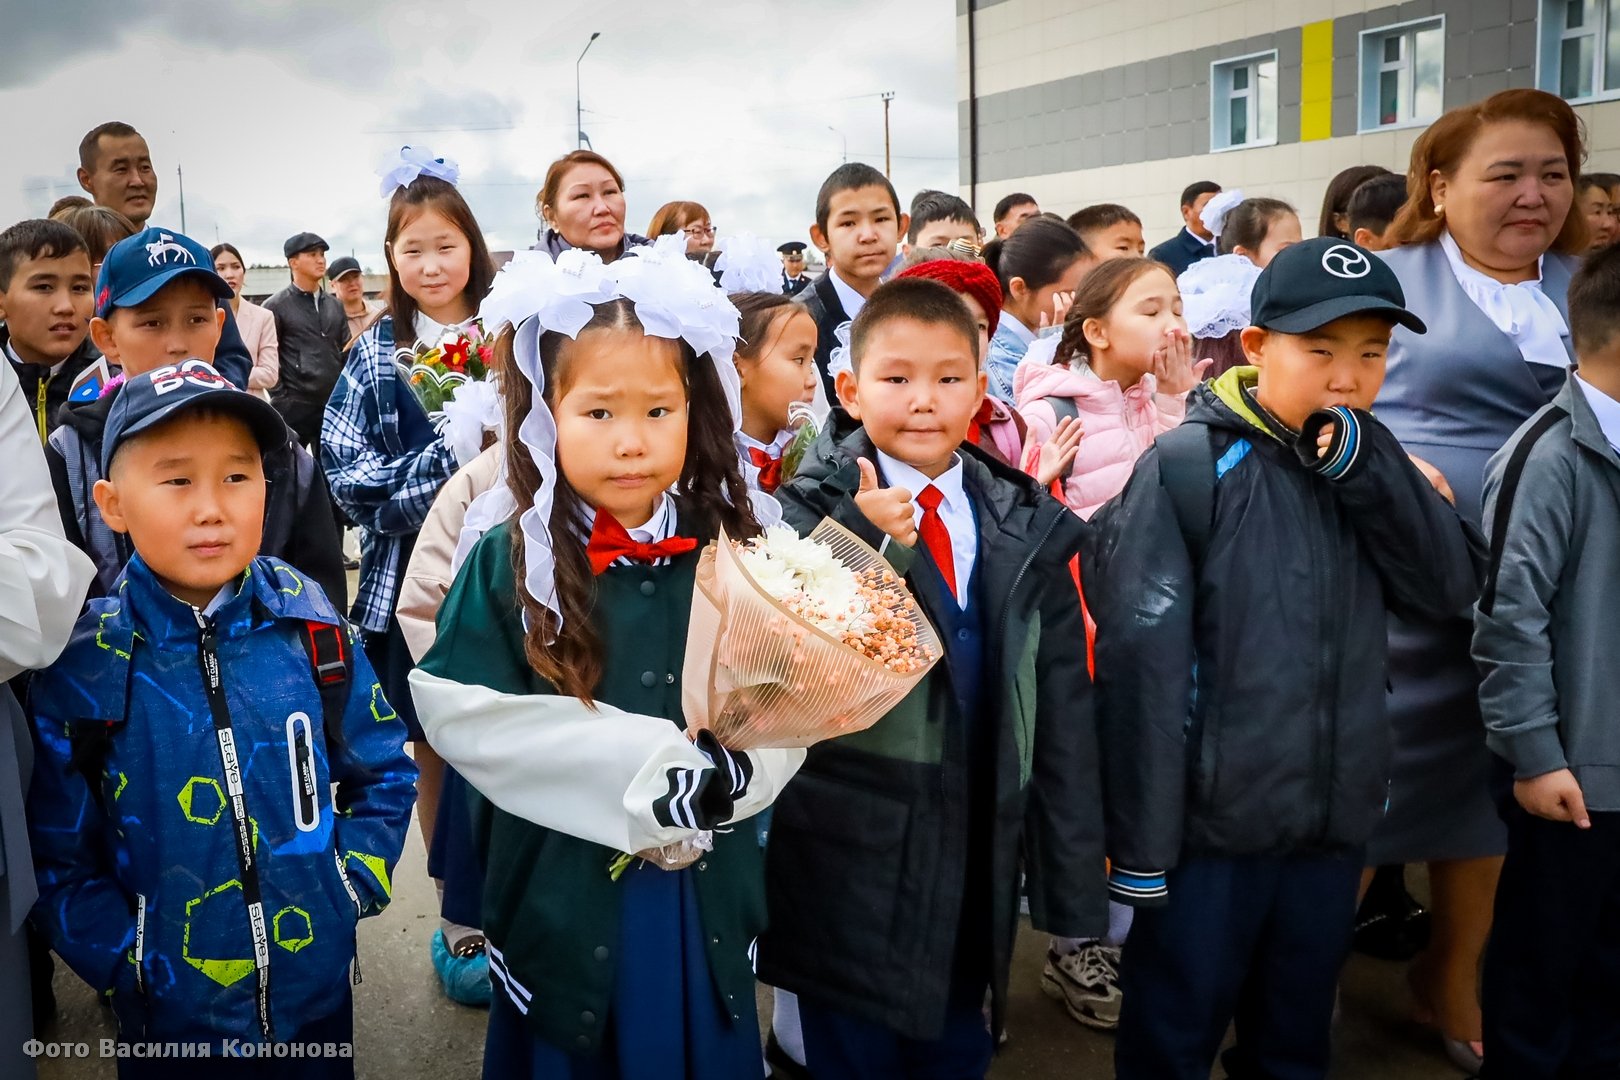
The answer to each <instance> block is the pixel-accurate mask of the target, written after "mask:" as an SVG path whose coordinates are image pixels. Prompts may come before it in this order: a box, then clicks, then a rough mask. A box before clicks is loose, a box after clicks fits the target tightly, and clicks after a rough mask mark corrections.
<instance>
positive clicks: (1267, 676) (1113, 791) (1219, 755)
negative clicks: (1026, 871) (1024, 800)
mask: <svg viewBox="0 0 1620 1080" xmlns="http://www.w3.org/2000/svg"><path fill="white" fill-rule="evenodd" d="M1252 321H1253V325H1251V326H1250V327H1248V328H1247V329H1245V330H1244V331H1243V334H1242V343H1243V351H1244V353H1245V354H1246V356H1247V358H1248V360H1249V362H1250V365H1251V366H1246V367H1236V368H1233V369H1231V370H1230V371H1227V372H1225V373H1224V374H1222V375H1221V376H1219V377H1218V378H1217V379H1215V380H1214V381H1213V382H1211V383H1205V384H1202V385H1200V386H1198V387H1197V388H1195V389H1194V390H1192V391H1191V392H1189V394H1188V395H1187V416H1186V419H1185V420H1184V421H1183V422H1182V424H1181V425H1180V426H1179V427H1176V428H1173V429H1172V430H1170V431H1168V432H1166V433H1164V434H1162V435H1160V436H1159V437H1158V439H1157V440H1156V441H1155V442H1154V444H1153V446H1151V447H1150V448H1149V449H1148V450H1147V452H1146V453H1145V454H1143V456H1142V457H1141V458H1139V459H1138V460H1137V463H1136V468H1135V472H1134V473H1133V474H1132V476H1131V481H1130V483H1129V484H1128V485H1127V486H1126V488H1125V491H1124V493H1123V494H1122V495H1121V496H1120V497H1119V499H1118V500H1116V502H1115V503H1114V505H1113V507H1112V510H1111V512H1110V513H1109V514H1108V515H1104V517H1105V519H1106V520H1104V521H1103V523H1102V525H1101V532H1102V533H1103V534H1104V535H1101V536H1098V537H1097V538H1096V540H1095V543H1094V547H1095V549H1096V550H1098V551H1106V552H1109V553H1110V554H1109V556H1108V560H1109V561H1108V566H1107V572H1106V573H1101V574H1098V575H1096V576H1095V578H1094V579H1093V580H1094V582H1095V583H1096V585H1097V587H1096V588H1095V589H1094V590H1093V589H1091V588H1088V590H1087V600H1088V602H1089V603H1090V606H1091V611H1092V612H1093V613H1094V616H1095V618H1096V620H1097V623H1098V633H1097V656H1096V669H1097V675H1098V683H1099V693H1098V701H1099V703H1100V704H1099V709H1098V718H1097V721H1098V722H1097V728H1098V735H1099V742H1100V744H1101V749H1102V760H1103V762H1104V767H1105V769H1107V770H1108V773H1109V774H1110V776H1111V779H1110V780H1109V781H1108V782H1107V783H1105V785H1104V786H1105V788H1106V789H1107V796H1106V798H1105V800H1104V802H1105V808H1104V809H1105V822H1104V830H1105V833H1106V835H1107V838H1108V855H1109V859H1110V865H1111V868H1110V873H1109V884H1110V888H1111V891H1112V892H1113V893H1114V896H1115V898H1116V899H1118V900H1120V901H1122V902H1124V903H1128V904H1131V905H1133V906H1136V907H1137V908H1138V910H1137V912H1136V918H1135V921H1134V922H1133V924H1132V926H1131V932H1130V944H1129V946H1128V951H1129V953H1130V959H1129V960H1128V961H1126V963H1125V964H1124V965H1123V967H1122V969H1121V972H1120V975H1121V983H1120V991H1121V993H1122V995H1123V1006H1122V1010H1121V1013H1120V1019H1119V1029H1118V1034H1117V1038H1116V1043H1115V1051H1114V1068H1115V1075H1116V1076H1117V1077H1118V1078H1119V1080H1191V1078H1194V1077H1197V1078H1198V1080H1204V1078H1207V1077H1208V1076H1209V1075H1210V1069H1211V1067H1212V1066H1213V1064H1214V1058H1215V1056H1216V1054H1217V1053H1218V1052H1219V1051H1220V1047H1221V1041H1222V1035H1223V1034H1224V1033H1225V1031H1226V1030H1227V1027H1228V1025H1229V1024H1230V1023H1231V1021H1232V1019H1233V1015H1234V1012H1236V1013H1240V1014H1241V1015H1242V1016H1243V1018H1244V1019H1243V1022H1242V1023H1240V1024H1239V1026H1238V1036H1237V1041H1236V1044H1235V1045H1234V1046H1233V1047H1232V1048H1231V1049H1230V1050H1228V1051H1227V1052H1226V1054H1225V1055H1224V1060H1225V1069H1226V1074H1227V1075H1229V1076H1267V1077H1284V1076H1286V1077H1292V1078H1298V1080H1306V1078H1321V1077H1325V1076H1326V1075H1327V1070H1328V1058H1329V1049H1330V1046H1329V1044H1330V1033H1331V1028H1332V1024H1333V1009H1334V1001H1335V996H1336V991H1337V985H1338V978H1339V971H1340V968H1341V967H1342V966H1343V963H1344V959H1345V957H1346V955H1348V953H1349V950H1350V940H1351V936H1352V934H1353V932H1354V924H1355V911H1356V894H1357V891H1358V888H1359V886H1360V881H1361V871H1362V863H1363V849H1364V847H1365V845H1366V843H1367V839H1368V837H1369V836H1370V835H1371V834H1372V831H1373V829H1374V827H1375V826H1376V825H1377V824H1378V821H1379V819H1380V818H1382V817H1383V814H1384V805H1385V800H1386V789H1387V784H1388V764H1389V754H1390V724H1389V717H1388V714H1387V706H1386V701H1385V697H1386V682H1385V678H1386V676H1385V673H1386V670H1387V651H1388V635H1387V626H1386V622H1387V618H1388V613H1389V612H1390V611H1391V610H1395V611H1399V612H1402V613H1404V614H1411V615H1414V616H1418V617H1422V618H1428V619H1440V618H1453V617H1455V616H1456V615H1458V614H1459V613H1463V614H1466V613H1467V611H1468V610H1469V606H1470V605H1471V604H1472V603H1473V602H1474V601H1475V600H1476V599H1477V598H1478V595H1479V588H1480V583H1481V578H1482V576H1483V575H1482V573H1481V571H1482V570H1483V566H1484V556H1485V545H1484V543H1483V541H1482V539H1481V538H1480V537H1479V535H1478V533H1477V532H1476V531H1475V530H1474V529H1473V528H1472V527H1471V526H1469V525H1468V524H1466V523H1465V522H1464V521H1463V520H1462V519H1461V518H1460V517H1459V516H1458V514H1457V511H1456V510H1455V509H1454V508H1453V507H1452V506H1451V505H1450V504H1449V502H1448V501H1447V499H1446V498H1445V497H1444V495H1445V493H1446V491H1447V490H1448V489H1446V488H1445V482H1444V480H1443V479H1441V478H1439V476H1438V474H1434V473H1432V470H1425V469H1424V467H1423V466H1422V465H1420V464H1417V463H1415V462H1413V461H1412V460H1411V459H1409V458H1408V457H1407V454H1406V451H1405V450H1403V449H1402V447H1401V444H1400V442H1399V440H1397V439H1396V438H1395V436H1394V434H1393V433H1391V432H1390V430H1389V429H1388V428H1387V427H1385V426H1384V425H1383V424H1382V423H1381V422H1380V421H1379V420H1378V419H1377V417H1375V416H1374V415H1373V413H1372V412H1371V411H1369V410H1371V408H1372V404H1373V401H1374V399H1375V398H1376V397H1377V395H1378V389H1379V386H1380V385H1381V384H1382V383H1383V380H1384V365H1385V355H1386V352H1387V350H1388V348H1389V339H1390V335H1391V333H1392V331H1393V330H1394V328H1395V326H1397V325H1399V326H1402V327H1404V328H1406V330H1408V331H1410V332H1412V333H1415V334H1421V333H1423V332H1424V325H1423V322H1422V320H1420V319H1419V318H1418V317H1417V316H1415V315H1413V314H1412V313H1411V312H1410V311H1408V310H1406V307H1405V299H1404V296H1403V294H1402V291H1401V286H1400V282H1399V281H1398V280H1397V279H1396V277H1395V273H1394V271H1393V270H1391V269H1390V268H1389V267H1388V266H1387V265H1386V264H1385V263H1384V261H1383V260H1382V259H1379V258H1378V257H1376V256H1374V255H1371V254H1370V253H1368V252H1366V251H1364V250H1362V249H1361V248H1358V247H1355V246H1354V245H1352V244H1348V243H1346V242H1345V241H1343V240H1337V239H1334V238H1331V237H1324V238H1319V239H1315V240H1307V241H1305V242H1304V243H1301V244H1295V245H1294V246H1292V247H1290V248H1288V249H1286V250H1285V251H1283V252H1282V253H1281V254H1279V255H1278V256H1277V257H1276V258H1275V259H1273V260H1272V262H1271V264H1270V265H1269V266H1267V267H1266V269H1265V271H1264V272H1263V273H1262V274H1261V275H1260V278H1259V280H1258V281H1257V282H1256V283H1255V286H1254V292H1253V304H1252ZM1189 702H1191V705H1190V706H1189Z"/></svg>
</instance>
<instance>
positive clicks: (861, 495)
mask: <svg viewBox="0 0 1620 1080" xmlns="http://www.w3.org/2000/svg"><path fill="white" fill-rule="evenodd" d="M855 464H856V465H858V466H859V467H860V470H861V486H860V489H859V490H858V491H856V492H855V509H857V510H859V511H860V512H861V513H862V514H864V515H865V516H866V520H868V521H870V522H871V523H872V524H873V525H876V526H877V527H878V528H879V529H882V530H883V531H884V532H886V533H888V534H889V537H890V538H891V539H893V540H895V541H896V542H898V543H901V544H904V545H906V547H916V546H917V525H916V512H915V511H914V510H913V509H912V507H911V492H909V491H907V490H906V489H905V488H899V487H890V488H886V487H879V486H878V476H877V466H876V465H873V464H872V463H871V462H870V461H868V460H866V459H865V458H858V459H856V462H855Z"/></svg>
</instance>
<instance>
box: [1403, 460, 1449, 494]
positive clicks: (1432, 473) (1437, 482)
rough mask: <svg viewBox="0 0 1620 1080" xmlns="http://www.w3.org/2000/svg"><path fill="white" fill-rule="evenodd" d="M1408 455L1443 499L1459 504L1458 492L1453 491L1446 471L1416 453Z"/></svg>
mask: <svg viewBox="0 0 1620 1080" xmlns="http://www.w3.org/2000/svg"><path fill="white" fill-rule="evenodd" d="M1406 456H1407V457H1409V458H1411V459H1412V464H1414V465H1416V466H1417V467H1418V472H1420V473H1422V474H1423V478H1424V479H1425V480H1427V481H1428V482H1429V483H1430V484H1432V485H1433V486H1434V490H1436V491H1438V492H1439V493H1440V497H1441V498H1442V499H1444V500H1446V502H1448V503H1450V504H1451V505H1452V506H1456V505H1457V493H1456V492H1454V491H1452V490H1451V485H1450V484H1449V483H1447V482H1446V474H1445V473H1443V472H1441V471H1440V470H1439V469H1437V468H1435V467H1434V466H1433V465H1430V464H1429V463H1428V462H1427V461H1424V460H1423V459H1422V458H1420V457H1418V456H1417V455H1416V454H1407V455H1406Z"/></svg>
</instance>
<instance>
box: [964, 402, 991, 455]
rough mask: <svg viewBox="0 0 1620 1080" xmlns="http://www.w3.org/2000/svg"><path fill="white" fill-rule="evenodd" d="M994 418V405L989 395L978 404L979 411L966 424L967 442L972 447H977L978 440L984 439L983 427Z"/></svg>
mask: <svg viewBox="0 0 1620 1080" xmlns="http://www.w3.org/2000/svg"><path fill="white" fill-rule="evenodd" d="M995 418H996V403H995V402H994V401H992V400H990V397H989V395H986V396H985V399H984V400H983V401H982V402H980V403H979V411H978V412H976V413H974V414H973V419H972V420H971V421H970V422H969V423H968V437H967V441H968V442H970V443H972V444H973V445H974V446H978V445H979V442H980V440H981V439H983V438H984V429H985V426H986V425H987V424H989V423H990V421H992V420H994V419H995Z"/></svg>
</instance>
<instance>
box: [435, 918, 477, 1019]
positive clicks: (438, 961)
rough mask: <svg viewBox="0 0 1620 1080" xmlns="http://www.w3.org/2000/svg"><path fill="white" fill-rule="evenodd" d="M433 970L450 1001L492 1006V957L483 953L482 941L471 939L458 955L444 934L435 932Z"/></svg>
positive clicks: (475, 938) (460, 1003)
mask: <svg viewBox="0 0 1620 1080" xmlns="http://www.w3.org/2000/svg"><path fill="white" fill-rule="evenodd" d="M433 970H434V971H435V972H437V973H438V976H439V983H440V985H442V986H443V987H444V992H445V995H446V996H447V997H449V999H450V1000H451V1001H454V1002H456V1003H457V1004H458V1005H473V1006H477V1007H479V1008H488V1007H489V957H488V956H487V955H485V953H484V939H483V938H481V937H474V938H469V939H468V940H467V942H466V943H464V944H463V945H462V948H461V949H460V950H459V951H458V952H456V953H452V952H451V951H450V946H449V945H448V944H446V943H445V940H444V931H443V930H435V931H433Z"/></svg>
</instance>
